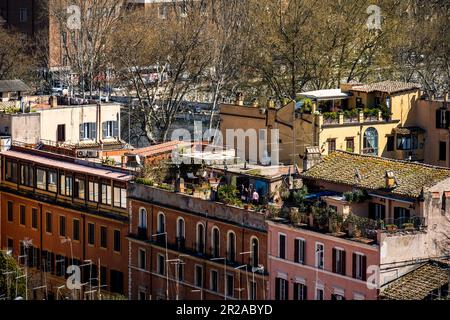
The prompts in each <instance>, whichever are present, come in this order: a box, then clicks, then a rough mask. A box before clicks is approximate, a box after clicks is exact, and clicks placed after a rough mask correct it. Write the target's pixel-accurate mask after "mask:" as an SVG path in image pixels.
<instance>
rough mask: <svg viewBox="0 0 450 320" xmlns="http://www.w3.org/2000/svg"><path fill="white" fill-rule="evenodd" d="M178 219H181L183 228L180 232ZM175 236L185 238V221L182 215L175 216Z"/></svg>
mask: <svg viewBox="0 0 450 320" xmlns="http://www.w3.org/2000/svg"><path fill="white" fill-rule="evenodd" d="M180 220H182V221H183V230H181V231H182V232H180V225H179V222H180ZM177 237H178V238H186V221H185V220H184V218H183V217H178V218H177Z"/></svg>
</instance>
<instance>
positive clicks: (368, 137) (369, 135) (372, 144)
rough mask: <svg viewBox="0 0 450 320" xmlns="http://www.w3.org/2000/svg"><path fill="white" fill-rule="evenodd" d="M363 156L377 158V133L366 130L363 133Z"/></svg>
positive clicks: (372, 130) (373, 130)
mask: <svg viewBox="0 0 450 320" xmlns="http://www.w3.org/2000/svg"><path fill="white" fill-rule="evenodd" d="M363 154H368V155H374V156H378V131H377V129H375V128H372V127H370V128H368V129H367V130H366V132H364V143H363Z"/></svg>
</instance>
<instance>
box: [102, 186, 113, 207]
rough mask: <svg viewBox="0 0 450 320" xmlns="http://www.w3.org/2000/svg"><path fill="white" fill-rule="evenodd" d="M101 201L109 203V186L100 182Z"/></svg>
mask: <svg viewBox="0 0 450 320" xmlns="http://www.w3.org/2000/svg"><path fill="white" fill-rule="evenodd" d="M102 203H103V204H107V205H111V186H110V185H108V184H104V183H102Z"/></svg>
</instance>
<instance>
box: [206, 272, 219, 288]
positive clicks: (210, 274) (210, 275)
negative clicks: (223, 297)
mask: <svg viewBox="0 0 450 320" xmlns="http://www.w3.org/2000/svg"><path fill="white" fill-rule="evenodd" d="M213 272H215V273H216V275H217V278H216V280H217V290H214V289H213V277H212V274H213ZM209 289H210V290H211V291H212V292H219V291H220V288H219V271H218V270H216V269H211V270H210V271H209Z"/></svg>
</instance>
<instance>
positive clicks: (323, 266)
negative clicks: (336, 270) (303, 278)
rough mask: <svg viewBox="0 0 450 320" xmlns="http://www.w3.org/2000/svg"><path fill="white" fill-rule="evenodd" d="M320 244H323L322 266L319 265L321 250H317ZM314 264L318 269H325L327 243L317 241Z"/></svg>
mask: <svg viewBox="0 0 450 320" xmlns="http://www.w3.org/2000/svg"><path fill="white" fill-rule="evenodd" d="M318 246H322V267H320V265H319V251H317V249H318ZM314 259H315V261H314V266H315V267H316V268H318V269H321V270H323V269H325V245H324V244H323V243H321V242H316V244H315V246H314Z"/></svg>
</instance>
